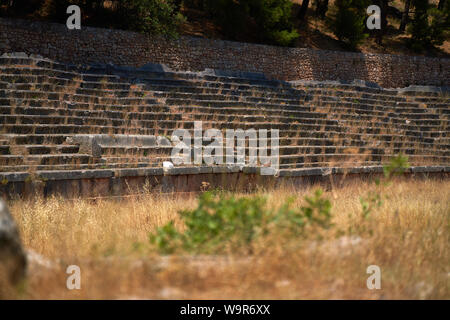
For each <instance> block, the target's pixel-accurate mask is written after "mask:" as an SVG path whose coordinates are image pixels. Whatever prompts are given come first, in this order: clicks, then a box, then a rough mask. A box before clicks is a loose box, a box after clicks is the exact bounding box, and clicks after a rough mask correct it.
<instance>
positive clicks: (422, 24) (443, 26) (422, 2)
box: [408, 0, 450, 51]
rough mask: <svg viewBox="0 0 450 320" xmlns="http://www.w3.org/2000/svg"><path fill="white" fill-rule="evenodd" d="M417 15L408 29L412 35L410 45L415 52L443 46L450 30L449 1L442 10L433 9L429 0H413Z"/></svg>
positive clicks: (415, 14)
mask: <svg viewBox="0 0 450 320" xmlns="http://www.w3.org/2000/svg"><path fill="white" fill-rule="evenodd" d="M412 5H413V6H414V9H415V13H414V18H413V20H412V21H411V24H410V26H409V28H408V32H409V33H410V34H411V39H410V41H409V44H410V46H411V48H412V49H414V50H415V51H423V50H424V49H426V48H429V47H432V46H435V45H441V44H442V43H443V42H444V40H445V34H446V33H447V32H448V30H449V28H450V24H449V16H450V4H449V3H448V1H447V2H446V4H444V5H442V9H441V10H439V9H438V8H432V7H431V6H430V4H429V1H428V0H413V1H412Z"/></svg>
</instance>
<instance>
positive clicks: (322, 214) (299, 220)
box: [149, 190, 331, 254]
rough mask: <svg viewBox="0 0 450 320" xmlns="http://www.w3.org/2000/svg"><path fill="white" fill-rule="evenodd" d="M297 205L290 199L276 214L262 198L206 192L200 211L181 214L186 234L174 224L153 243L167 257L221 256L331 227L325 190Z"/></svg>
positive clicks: (153, 237) (161, 230)
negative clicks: (261, 241) (264, 239)
mask: <svg viewBox="0 0 450 320" xmlns="http://www.w3.org/2000/svg"><path fill="white" fill-rule="evenodd" d="M293 201H294V199H293V198H291V199H288V201H287V202H286V203H285V204H284V205H283V206H281V207H280V208H279V209H278V210H276V209H273V208H267V207H266V200H265V199H264V198H261V197H243V198H235V197H234V196H227V195H225V194H223V193H221V194H219V195H217V194H216V193H214V192H205V193H203V194H202V195H201V196H200V198H199V204H198V207H197V208H195V209H193V210H184V211H181V212H180V216H181V218H182V220H183V223H184V226H185V228H184V230H183V231H181V232H180V231H178V229H177V228H176V227H175V223H174V222H173V221H171V222H169V223H167V224H166V225H164V226H162V227H160V228H158V229H157V230H156V231H155V232H154V233H151V234H150V236H149V239H150V242H151V243H152V244H153V245H155V246H156V247H157V249H158V250H159V251H160V252H161V253H164V254H170V253H173V252H175V251H177V250H182V251H187V252H190V253H217V252H223V251H224V250H225V249H227V248H228V249H231V250H234V249H245V248H249V249H250V246H251V244H252V242H253V241H254V240H256V239H258V238H261V237H264V236H267V235H269V234H270V233H273V232H276V233H277V234H281V233H282V232H284V233H286V232H287V233H289V234H290V235H294V236H300V235H301V234H302V233H303V231H304V229H305V227H322V228H328V227H329V226H330V225H331V223H330V220H331V203H330V201H329V200H328V199H326V198H324V197H323V196H322V191H321V190H318V191H316V192H315V194H314V195H313V196H312V197H306V198H305V201H306V206H304V207H300V208H294V206H293Z"/></svg>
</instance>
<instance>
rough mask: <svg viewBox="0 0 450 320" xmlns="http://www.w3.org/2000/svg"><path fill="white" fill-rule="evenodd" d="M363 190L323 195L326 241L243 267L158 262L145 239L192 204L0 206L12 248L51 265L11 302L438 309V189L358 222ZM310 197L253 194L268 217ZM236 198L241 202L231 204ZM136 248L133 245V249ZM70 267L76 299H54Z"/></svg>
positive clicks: (442, 206)
mask: <svg viewBox="0 0 450 320" xmlns="http://www.w3.org/2000/svg"><path fill="white" fill-rule="evenodd" d="M371 188H373V186H372V185H371V184H370V185H367V183H365V182H364V183H361V182H359V183H352V184H348V185H346V186H343V187H341V188H337V189H334V190H329V191H328V192H326V193H325V196H326V197H328V198H329V199H330V200H331V201H332V203H333V209H332V213H333V223H334V226H333V227H332V228H331V229H328V230H325V231H323V232H319V233H310V234H307V235H306V238H305V239H292V238H284V237H283V236H281V235H280V236H278V235H277V236H276V237H275V238H265V239H264V240H263V241H259V242H257V243H256V244H255V246H254V247H255V249H254V252H253V254H252V255H241V254H236V253H230V254H229V255H227V256H205V257H192V256H191V257H190V256H187V255H185V256H173V257H169V258H167V257H162V256H160V255H159V254H158V253H157V252H156V250H155V249H154V248H152V247H151V246H150V244H149V242H148V234H149V232H151V231H153V230H154V229H155V227H157V226H161V225H163V224H164V223H166V222H167V221H169V220H170V219H175V220H176V221H177V226H178V227H182V225H181V221H180V219H179V217H178V214H177V212H178V211H179V210H180V209H185V208H193V207H195V206H196V201H197V200H196V198H195V197H194V196H183V197H181V196H172V197H167V196H161V195H144V196H142V197H139V198H129V199H127V200H123V201H114V200H99V201H96V202H92V201H87V200H78V201H75V202H72V201H64V200H62V199H56V198H52V199H47V200H45V201H44V200H35V201H13V202H12V203H10V205H11V209H12V213H13V215H14V216H15V218H16V220H17V222H18V224H19V226H20V229H21V234H22V238H23V241H24V244H25V246H26V247H27V248H30V249H33V250H34V251H36V252H38V253H40V254H42V255H43V256H45V257H47V258H49V259H50V260H52V261H53V264H54V269H52V270H50V269H46V268H40V267H38V266H33V265H32V268H31V270H30V277H29V279H28V281H27V283H26V286H25V290H24V291H23V292H22V293H21V294H20V295H19V296H18V297H20V298H31V299H35V298H39V299H47V298H57V299H58V298H66V299H78V298H89V299H97V298H106V299H115V298H156V299H166V298H199V299H211V298H219V299H220V298H243V299H247V298H248V299H268V298H271V299H304V298H312V299H317V298H331V299H347V298H354V299H421V298H425V299H429V298H444V299H448V298H450V273H449V272H450V270H449V265H450V264H449V262H450V254H449V252H450V250H449V240H450V239H449V218H450V200H449V199H450V183H449V182H448V181H445V180H444V181H436V180H424V181H396V182H395V183H394V184H392V185H390V186H388V187H385V188H384V190H382V192H383V194H385V195H388V197H389V198H388V199H385V201H384V204H383V205H382V207H381V208H379V209H377V210H376V211H374V212H373V213H372V215H371V216H370V218H369V219H363V218H362V215H361V206H360V203H359V197H360V196H361V195H364V194H365V193H366V192H367V191H368V190H369V189H371ZM313 189H314V187H311V188H306V189H302V190H298V189H297V190H294V189H292V188H287V187H284V188H280V189H278V190H274V191H271V192H264V191H259V192H256V194H260V195H261V194H263V195H265V196H266V197H267V199H268V205H269V206H273V207H278V206H280V205H281V204H282V203H284V201H285V200H286V199H287V197H288V196H290V195H292V194H295V195H296V196H297V198H298V200H297V201H296V203H295V204H296V205H298V206H300V205H302V203H303V200H302V199H303V197H304V196H305V195H306V194H310V193H311V192H312V191H313ZM239 196H241V195H239ZM137 244H139V245H137ZM71 264H76V265H79V266H80V267H81V272H82V289H81V290H79V291H77V290H75V291H69V290H67V289H66V287H65V284H66V279H67V275H66V274H65V268H66V267H67V266H68V265H71ZM372 264H375V265H378V266H380V267H381V270H382V289H381V290H373V291H371V290H368V289H367V288H366V280H367V277H368V276H369V275H367V274H366V268H367V267H368V266H369V265H372Z"/></svg>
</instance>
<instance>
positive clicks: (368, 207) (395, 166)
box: [359, 153, 409, 219]
mask: <svg viewBox="0 0 450 320" xmlns="http://www.w3.org/2000/svg"><path fill="white" fill-rule="evenodd" d="M408 168H409V163H408V157H406V156H404V155H403V154H401V153H400V154H398V155H397V156H395V157H394V158H392V159H391V160H390V161H389V163H388V164H387V165H384V166H383V180H380V179H378V178H377V179H375V184H376V186H377V188H378V189H380V187H382V186H388V185H390V184H391V182H392V178H393V177H394V176H398V175H401V174H403V173H404V172H405V171H406V169H408ZM359 202H360V203H361V207H362V216H363V218H364V219H367V218H368V217H369V216H370V214H371V213H372V212H373V210H374V209H376V208H380V207H381V205H382V204H383V195H382V194H381V192H380V191H379V190H378V191H369V192H368V193H367V195H366V196H363V197H361V198H360V199H359Z"/></svg>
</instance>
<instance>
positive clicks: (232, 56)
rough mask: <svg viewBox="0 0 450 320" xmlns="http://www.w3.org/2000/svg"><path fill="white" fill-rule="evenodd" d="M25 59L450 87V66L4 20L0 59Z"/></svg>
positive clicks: (0, 23)
mask: <svg viewBox="0 0 450 320" xmlns="http://www.w3.org/2000/svg"><path fill="white" fill-rule="evenodd" d="M2 52H26V53H28V54H40V55H42V56H45V57H47V58H51V59H54V60H58V61H61V62H68V63H76V64H86V63H113V64H116V65H128V66H135V67H139V66H142V65H144V64H146V63H148V62H153V63H164V64H167V65H168V66H169V67H171V68H172V69H175V70H190V71H202V70H204V69H205V68H214V69H223V70H240V71H251V72H263V73H265V74H266V75H267V76H268V77H271V78H276V79H281V80H300V79H302V80H319V81H321V80H353V79H361V80H366V81H372V82H376V83H378V84H379V85H381V86H383V87H406V86H408V85H413V84H416V85H435V86H450V59H439V58H426V57H412V56H397V55H386V54H362V53H351V52H334V51H322V50H311V49H303V48H282V47H274V46H265V45H256V44H247V43H238V42H231V41H221V40H209V39H201V38H192V37H180V38H179V39H177V40H169V39H165V38H162V37H150V36H145V35H142V34H138V33H134V32H128V31H121V30H107V29H100V28H89V27H82V29H81V30H68V29H67V28H66V26H65V25H63V24H55V23H43V22H31V21H26V20H12V19H5V18H0V54H1V53H2Z"/></svg>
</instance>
